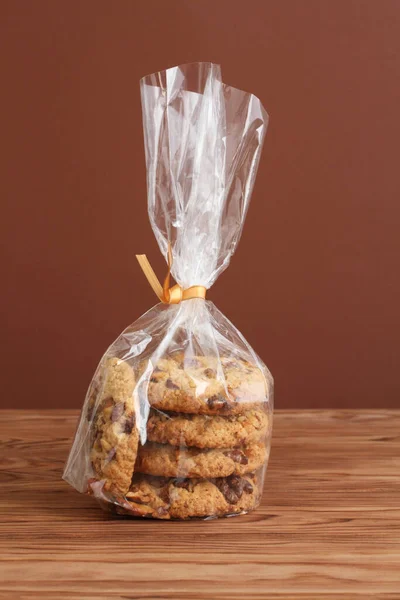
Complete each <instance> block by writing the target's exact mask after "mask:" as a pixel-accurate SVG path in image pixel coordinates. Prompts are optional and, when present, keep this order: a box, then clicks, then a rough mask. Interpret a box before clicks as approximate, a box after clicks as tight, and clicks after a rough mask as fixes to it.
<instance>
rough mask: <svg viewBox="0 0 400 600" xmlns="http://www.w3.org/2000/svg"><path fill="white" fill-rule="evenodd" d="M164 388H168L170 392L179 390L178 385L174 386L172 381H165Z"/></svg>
mask: <svg viewBox="0 0 400 600" xmlns="http://www.w3.org/2000/svg"><path fill="white" fill-rule="evenodd" d="M165 385H166V387H167V388H169V389H170V390H179V385H176V384H175V383H174V382H173V381H172V379H167V381H166V383H165Z"/></svg>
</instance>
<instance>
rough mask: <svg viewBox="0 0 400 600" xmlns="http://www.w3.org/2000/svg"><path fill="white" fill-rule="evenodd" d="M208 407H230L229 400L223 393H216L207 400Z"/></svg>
mask: <svg viewBox="0 0 400 600" xmlns="http://www.w3.org/2000/svg"><path fill="white" fill-rule="evenodd" d="M207 404H208V407H209V408H211V410H213V409H217V410H218V409H225V408H228V406H229V402H228V400H227V399H226V398H225V397H224V396H222V395H221V394H216V395H215V396H211V397H210V398H208V400H207Z"/></svg>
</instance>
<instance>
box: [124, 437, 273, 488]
mask: <svg viewBox="0 0 400 600" xmlns="http://www.w3.org/2000/svg"><path fill="white" fill-rule="evenodd" d="M266 458H267V449H266V447H265V444H264V443H263V442H261V443H258V444H253V445H251V446H245V447H243V448H228V449H227V448H215V449H211V450H210V449H207V450H201V449H199V448H193V447H192V448H185V447H175V446H170V445H169V444H156V443H154V442H148V443H147V444H145V445H144V446H142V447H141V448H139V453H138V457H137V460H136V464H135V473H146V474H150V475H159V476H163V477H185V478H186V477H190V478H192V477H199V478H204V479H207V478H210V477H228V476H229V475H233V474H235V475H245V474H246V473H249V472H251V471H256V470H257V469H259V468H260V467H261V466H262V465H263V463H264V462H265V460H266Z"/></svg>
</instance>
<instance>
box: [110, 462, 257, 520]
mask: <svg viewBox="0 0 400 600" xmlns="http://www.w3.org/2000/svg"><path fill="white" fill-rule="evenodd" d="M260 492H261V490H260V489H259V485H258V481H257V477H256V475H255V474H254V473H253V474H249V475H246V476H244V477H240V476H239V475H231V476H230V477H220V478H216V479H175V478H174V479H170V478H165V477H154V476H151V475H141V474H135V475H134V476H133V479H132V485H131V488H130V490H129V492H128V493H127V494H126V502H128V503H129V505H130V509H127V508H126V502H124V507H122V508H121V512H123V513H125V514H126V513H128V514H131V515H134V516H141V517H153V518H156V519H189V518H191V517H210V516H211V517H217V516H224V515H232V514H239V513H244V512H248V511H249V510H252V509H253V508H255V507H256V506H257V505H258V503H259V500H260Z"/></svg>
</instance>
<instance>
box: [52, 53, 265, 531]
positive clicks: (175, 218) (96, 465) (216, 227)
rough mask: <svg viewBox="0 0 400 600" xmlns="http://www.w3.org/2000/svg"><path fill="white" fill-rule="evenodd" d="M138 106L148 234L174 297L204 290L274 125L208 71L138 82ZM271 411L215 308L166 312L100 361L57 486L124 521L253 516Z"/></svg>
mask: <svg viewBox="0 0 400 600" xmlns="http://www.w3.org/2000/svg"><path fill="white" fill-rule="evenodd" d="M141 96H142V107H143V125H144V139H145V150H146V166H147V186H148V209H149V217H150V222H151V226H152V228H153V231H154V234H155V236H156V239H157V242H158V245H159V247H160V250H161V252H162V253H163V255H164V256H165V257H166V259H167V258H168V253H169V249H170V251H171V255H170V263H171V259H172V275H173V277H174V279H175V281H176V282H177V284H178V289H179V291H182V290H188V289H189V288H192V287H193V286H200V288H201V289H203V290H204V289H206V290H208V289H209V288H210V287H211V286H212V284H213V283H214V282H215V280H216V279H217V277H218V276H219V275H220V273H221V272H222V271H224V269H226V267H227V266H228V264H229V261H230V258H231V256H232V254H233V252H234V251H235V248H236V245H237V243H238V241H239V237H240V234H241V230H242V227H243V223H244V219H245V216H246V211H247V208H248V204H249V201H250V196H251V192H252V188H253V185H254V180H255V177H256V172H257V168H258V162H259V158H260V153H261V149H262V144H263V139H264V136H265V133H266V128H267V122H268V116H267V114H266V112H265V110H264V109H263V107H262V105H261V103H260V101H259V100H258V99H257V98H256V97H255V96H253V95H252V94H249V93H246V92H243V91H240V90H237V89H234V88H232V87H229V86H227V85H225V84H223V83H222V80H221V73H220V68H219V66H218V65H215V64H212V63H193V64H189V65H183V66H179V67H174V68H171V69H167V70H166V71H162V72H158V73H155V74H153V75H149V76H146V77H144V78H143V79H142V80H141ZM249 302H251V300H250V301H249ZM249 310H251V306H250V305H249ZM272 409H273V379H272V377H271V374H270V373H269V371H268V369H267V368H266V366H265V365H264V363H263V362H262V361H261V359H260V358H259V357H258V356H257V354H256V353H255V351H254V350H253V349H252V348H251V346H250V345H249V344H248V342H247V341H246V340H245V339H244V337H243V336H242V334H241V333H240V332H239V331H238V330H237V329H236V327H235V326H234V325H233V324H232V323H231V322H230V321H229V320H228V319H227V318H226V317H225V316H224V315H223V314H222V313H221V312H220V311H219V310H218V309H217V308H216V307H215V306H214V304H213V303H212V302H211V301H210V300H207V299H204V298H203V297H191V298H190V299H183V300H182V301H180V302H179V299H178V302H177V303H168V302H167V301H165V299H164V302H161V303H159V304H157V305H156V306H154V307H153V308H151V309H150V310H149V311H148V312H147V313H146V314H144V315H143V316H142V317H140V319H138V320H137V321H136V322H135V323H133V324H132V325H130V326H129V327H128V328H127V329H125V331H123V332H122V334H121V335H120V336H119V337H118V339H117V340H116V341H115V342H114V343H113V344H111V346H110V347H109V348H108V350H107V351H106V353H105V354H104V356H103V358H102V359H101V361H100V364H99V366H98V368H97V370H96V372H95V374H94V377H93V379H92V382H91V384H90V386H89V390H88V392H87V395H86V399H85V402H84V406H83V409H82V413H81V417H80V421H79V424H78V428H77V432H76V435H75V439H74V442H73V446H72V449H71V452H70V455H69V458H68V461H67V464H66V467H65V471H64V479H65V480H66V481H68V482H69V483H70V484H71V485H72V486H73V487H74V488H76V489H77V490H78V491H80V492H84V493H90V494H92V495H93V496H94V497H95V498H96V499H97V500H98V501H99V503H100V504H101V506H102V507H103V508H105V509H109V510H112V511H113V512H116V513H119V514H124V515H132V516H140V517H153V518H157V519H189V518H196V517H197V518H213V517H221V516H232V515H236V514H242V513H247V512H248V511H250V510H252V509H254V508H255V507H257V505H258V504H259V502H260V497H261V492H262V488H263V482H264V474H265V470H266V467H267V461H268V455H269V449H270V438H271V428H272Z"/></svg>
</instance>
